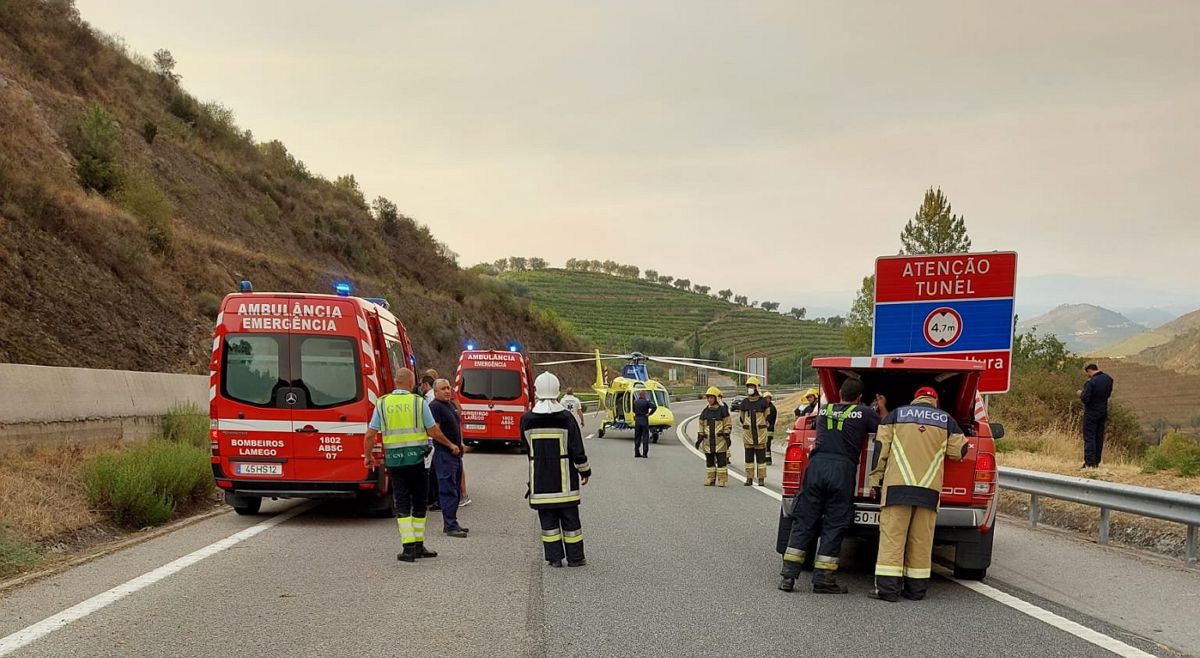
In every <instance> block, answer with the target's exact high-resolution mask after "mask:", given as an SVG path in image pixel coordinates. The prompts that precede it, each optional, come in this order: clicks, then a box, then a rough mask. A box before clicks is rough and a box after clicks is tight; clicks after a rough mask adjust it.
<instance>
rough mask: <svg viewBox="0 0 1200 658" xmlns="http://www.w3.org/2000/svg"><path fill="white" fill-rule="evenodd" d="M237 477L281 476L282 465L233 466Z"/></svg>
mask: <svg viewBox="0 0 1200 658" xmlns="http://www.w3.org/2000/svg"><path fill="white" fill-rule="evenodd" d="M233 472H234V473H237V474H238V475H259V476H282V475H283V464H234V465H233Z"/></svg>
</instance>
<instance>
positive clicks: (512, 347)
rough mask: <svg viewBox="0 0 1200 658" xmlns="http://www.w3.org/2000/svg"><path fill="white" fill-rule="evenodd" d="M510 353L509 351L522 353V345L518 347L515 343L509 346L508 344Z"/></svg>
mask: <svg viewBox="0 0 1200 658" xmlns="http://www.w3.org/2000/svg"><path fill="white" fill-rule="evenodd" d="M508 351H509V352H520V351H521V346H520V345H518V344H516V343H515V342H513V343H509V344H508Z"/></svg>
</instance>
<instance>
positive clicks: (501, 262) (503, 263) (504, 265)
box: [492, 258, 508, 272]
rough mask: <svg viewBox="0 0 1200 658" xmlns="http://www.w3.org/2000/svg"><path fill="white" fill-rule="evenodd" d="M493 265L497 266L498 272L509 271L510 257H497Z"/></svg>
mask: <svg viewBox="0 0 1200 658" xmlns="http://www.w3.org/2000/svg"><path fill="white" fill-rule="evenodd" d="M492 265H493V266H495V268H496V271H497V272H507V271H508V259H507V258H497V259H496V260H495V261H493V262H492Z"/></svg>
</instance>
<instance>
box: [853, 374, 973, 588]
mask: <svg viewBox="0 0 1200 658" xmlns="http://www.w3.org/2000/svg"><path fill="white" fill-rule="evenodd" d="M937 401H938V395H937V391H935V390H933V389H932V388H930V387H928V386H922V387H921V388H919V389H917V394H916V398H915V399H914V400H913V402H912V404H910V405H906V406H903V407H900V408H899V409H896V410H895V411H893V412H892V413H891V414H888V415H887V417H886V418H884V419H883V422H882V423H880V425H879V433H878V434H877V435H876V440H877V441H878V442H879V461H878V462H877V465H876V466H875V469H874V470H872V471H871V475H870V483H871V486H873V487H880V486H882V488H883V491H882V498H881V500H880V505H882V508H881V510H880V513H879V558H878V560H877V561H876V562H875V589H874V590H872V591H871V592H870V594H869V596H870V597H871V598H873V599H880V600H883V601H896V600H897V599H898V598H899V597H900V596H903V597H904V598H906V599H912V600H914V601H919V600H920V599H923V598H925V592H926V590H927V589H928V586H929V571H930V567H931V566H932V558H933V530H934V526H935V525H936V524H937V508H938V500H939V499H940V497H941V491H942V476H943V474H944V471H945V464H946V459H947V458H949V459H953V460H955V461H960V460H962V459H963V457H966V456H967V451H968V450H969V449H970V446H969V445H968V444H967V439H966V437H965V436H964V435H963V431H962V430H961V429H960V428H959V426H958V423H956V422H955V421H954V418H953V417H951V416H950V414H948V413H946V412H945V411H942V410H941V409H938V406H937Z"/></svg>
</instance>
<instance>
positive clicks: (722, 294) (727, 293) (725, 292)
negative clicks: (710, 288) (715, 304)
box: [717, 288, 733, 301]
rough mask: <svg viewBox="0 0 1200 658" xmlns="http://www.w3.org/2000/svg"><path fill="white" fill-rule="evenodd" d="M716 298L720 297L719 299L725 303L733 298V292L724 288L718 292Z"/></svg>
mask: <svg viewBox="0 0 1200 658" xmlns="http://www.w3.org/2000/svg"><path fill="white" fill-rule="evenodd" d="M717 297H720V298H721V299H723V300H725V301H729V298H730V297H733V291H732V290H730V289H729V288H726V289H724V290H718V291H717Z"/></svg>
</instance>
